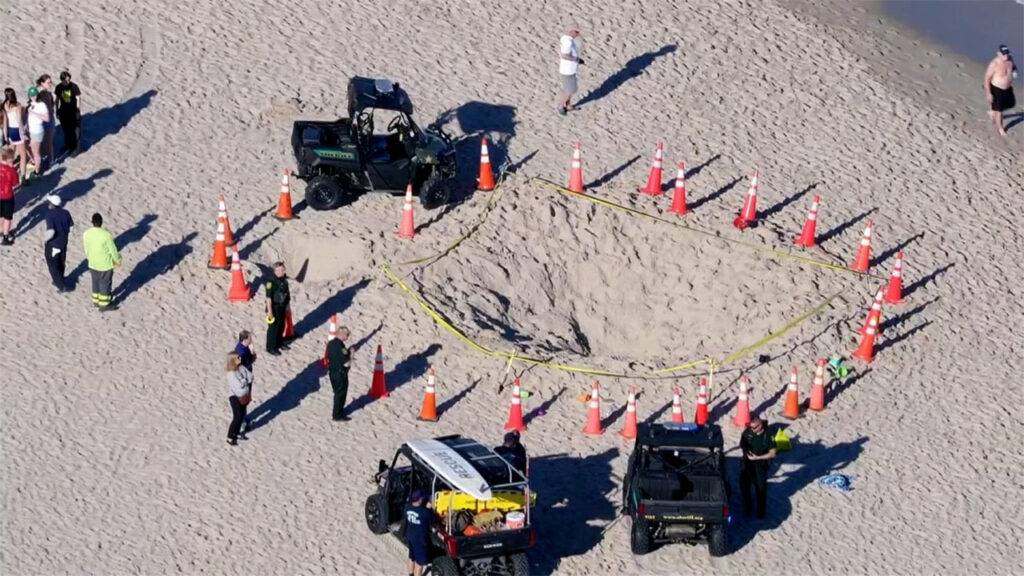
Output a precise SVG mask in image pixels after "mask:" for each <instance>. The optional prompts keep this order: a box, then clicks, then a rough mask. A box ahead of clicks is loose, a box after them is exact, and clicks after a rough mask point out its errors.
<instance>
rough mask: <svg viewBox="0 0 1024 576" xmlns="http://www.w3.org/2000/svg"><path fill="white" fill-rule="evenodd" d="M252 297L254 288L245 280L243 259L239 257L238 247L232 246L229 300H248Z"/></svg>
mask: <svg viewBox="0 0 1024 576" xmlns="http://www.w3.org/2000/svg"><path fill="white" fill-rule="evenodd" d="M250 299H252V290H250V289H249V284H248V283H247V282H246V281H245V274H244V273H243V272H242V259H241V258H239V257H238V248H237V247H232V248H231V288H229V289H228V301H229V302H248V301H249V300H250Z"/></svg>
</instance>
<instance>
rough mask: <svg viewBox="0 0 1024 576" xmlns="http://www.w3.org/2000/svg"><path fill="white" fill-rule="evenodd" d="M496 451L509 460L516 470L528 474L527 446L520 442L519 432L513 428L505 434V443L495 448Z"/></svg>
mask: <svg viewBox="0 0 1024 576" xmlns="http://www.w3.org/2000/svg"><path fill="white" fill-rule="evenodd" d="M494 453H495V454H497V455H498V456H501V457H502V458H504V459H505V460H507V461H508V463H509V464H511V465H512V467H513V468H515V469H516V470H519V471H520V472H522V473H523V474H524V475H525V474H526V462H527V460H526V448H525V447H524V446H523V445H522V444H521V443H520V442H519V432H516V431H515V430H513V431H511V432H509V433H507V434H505V441H504V443H503V444H502V445H501V446H498V447H497V448H495V449H494Z"/></svg>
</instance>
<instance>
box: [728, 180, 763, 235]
mask: <svg viewBox="0 0 1024 576" xmlns="http://www.w3.org/2000/svg"><path fill="white" fill-rule="evenodd" d="M757 175H758V170H757V169H756V168H755V169H754V175H753V176H751V177H750V189H749V190H747V198H746V200H744V201H743V208H742V209H741V210H740V214H739V216H737V217H736V219H735V220H733V221H732V225H733V226H735V227H737V228H739V229H740V230H743V229H745V228H748V227H751V226H756V225H757Z"/></svg>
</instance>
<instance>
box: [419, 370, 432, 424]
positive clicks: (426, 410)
mask: <svg viewBox="0 0 1024 576" xmlns="http://www.w3.org/2000/svg"><path fill="white" fill-rule="evenodd" d="M416 419H417V420H423V421H424V422H437V396H436V394H435V393H434V369H433V368H431V369H430V371H429V372H427V387H426V389H424V391H423V406H422V407H421V408H420V415H419V416H417V417H416Z"/></svg>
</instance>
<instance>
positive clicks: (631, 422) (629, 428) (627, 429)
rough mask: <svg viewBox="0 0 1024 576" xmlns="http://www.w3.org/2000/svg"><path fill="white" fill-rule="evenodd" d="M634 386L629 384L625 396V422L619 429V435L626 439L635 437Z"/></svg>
mask: <svg viewBox="0 0 1024 576" xmlns="http://www.w3.org/2000/svg"><path fill="white" fill-rule="evenodd" d="M636 429H637V423H636V386H634V385H632V384H630V385H629V396H627V397H626V422H625V423H624V424H623V425H622V430H620V431H619V436H622V437H623V438H625V439H627V440H632V439H633V438H636V432H637V430H636Z"/></svg>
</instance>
